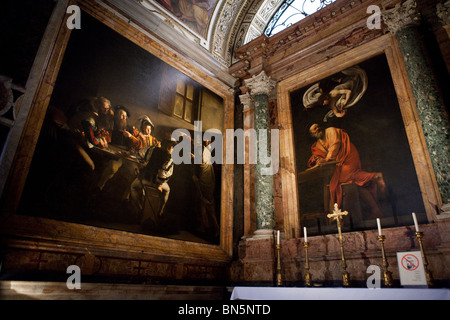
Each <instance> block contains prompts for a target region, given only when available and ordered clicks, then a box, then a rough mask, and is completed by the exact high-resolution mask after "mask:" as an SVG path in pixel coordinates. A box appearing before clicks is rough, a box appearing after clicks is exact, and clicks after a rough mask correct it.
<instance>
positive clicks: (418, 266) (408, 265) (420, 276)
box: [397, 251, 427, 286]
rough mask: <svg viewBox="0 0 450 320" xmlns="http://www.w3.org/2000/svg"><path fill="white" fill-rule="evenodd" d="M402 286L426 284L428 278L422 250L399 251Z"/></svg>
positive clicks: (398, 259)
mask: <svg viewBox="0 0 450 320" xmlns="http://www.w3.org/2000/svg"><path fill="white" fill-rule="evenodd" d="M397 262H398V269H399V275H400V284H401V285H402V286H426V285H427V279H426V276H425V268H424V265H423V261H422V254H421V252H420V251H408V252H397Z"/></svg>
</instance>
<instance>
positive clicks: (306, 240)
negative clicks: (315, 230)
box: [303, 227, 308, 242]
mask: <svg viewBox="0 0 450 320" xmlns="http://www.w3.org/2000/svg"><path fill="white" fill-rule="evenodd" d="M303 236H304V237H305V242H308V233H307V232H306V227H303Z"/></svg>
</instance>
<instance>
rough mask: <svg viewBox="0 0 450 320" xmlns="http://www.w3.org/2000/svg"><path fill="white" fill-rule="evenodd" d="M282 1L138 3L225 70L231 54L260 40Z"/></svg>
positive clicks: (160, 0) (147, 0) (157, 0)
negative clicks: (208, 55) (223, 66)
mask: <svg viewBox="0 0 450 320" xmlns="http://www.w3.org/2000/svg"><path fill="white" fill-rule="evenodd" d="M284 1H285V0H197V1H195V0H194V1H186V0H141V1H140V3H141V5H142V6H144V7H146V8H147V9H149V11H151V12H152V13H153V14H155V15H157V16H158V17H159V18H160V19H161V20H162V21H165V22H166V23H168V24H170V25H171V26H172V27H173V28H174V29H175V30H177V31H178V32H180V33H181V34H182V35H183V36H184V37H186V38H188V39H190V40H191V41H193V42H195V43H197V44H199V45H200V46H201V47H203V48H205V49H206V50H208V51H209V52H210V53H211V54H212V55H213V57H214V58H215V59H217V61H219V62H220V63H222V64H223V65H226V66H229V65H231V64H232V63H233V62H234V57H233V51H234V49H236V48H238V47H240V46H241V45H243V44H244V43H246V42H249V41H250V40H252V39H254V38H256V37H258V36H260V35H261V34H262V33H263V31H264V29H265V27H266V25H267V24H268V22H269V20H270V19H271V17H272V16H273V14H274V13H275V12H276V10H277V9H278V8H279V7H280V6H281V4H282V3H283V2H284Z"/></svg>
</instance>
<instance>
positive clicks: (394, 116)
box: [291, 56, 425, 234]
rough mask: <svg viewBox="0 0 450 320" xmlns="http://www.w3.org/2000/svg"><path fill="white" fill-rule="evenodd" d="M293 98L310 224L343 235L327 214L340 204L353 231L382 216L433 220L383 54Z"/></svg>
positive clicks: (388, 220) (302, 195)
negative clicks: (422, 194) (427, 216)
mask: <svg viewBox="0 0 450 320" xmlns="http://www.w3.org/2000/svg"><path fill="white" fill-rule="evenodd" d="M369 79H370V81H369ZM291 101H292V102H293V108H292V113H293V123H294V137H295V138H294V139H295V144H296V155H297V168H298V172H299V175H298V177H299V178H298V181H299V199H300V217H301V219H302V223H303V225H306V226H308V227H310V228H311V230H314V231H312V232H315V233H317V234H321V233H328V232H335V230H334V229H333V228H332V226H330V225H329V224H328V223H327V221H326V219H325V218H324V217H326V213H330V212H331V211H332V209H333V206H334V204H335V203H337V204H338V206H339V208H343V209H344V210H347V211H348V212H349V216H348V217H346V220H347V221H346V226H345V228H346V230H362V229H367V228H373V227H374V224H375V221H376V218H381V219H384V221H383V222H384V224H385V225H391V226H395V225H402V224H405V223H408V221H406V220H405V219H407V217H408V215H410V214H411V212H413V211H417V212H421V213H422V215H421V216H422V218H425V214H424V208H423V204H422V203H421V201H420V190H419V186H418V182H417V177H416V175H415V170H414V165H413V162H412V157H411V154H410V150H409V145H408V142H407V139H406V134H405V131H404V126H403V123H402V117H401V114H400V111H399V106H398V102H397V98H396V94H395V90H394V88H393V85H392V80H391V79H390V75H389V68H388V66H387V63H386V60H385V58H384V57H383V56H379V57H376V58H373V59H372V60H369V61H366V62H364V63H361V64H360V65H355V66H352V67H350V68H346V69H344V70H342V71H341V72H338V73H336V74H333V75H331V76H329V77H326V78H324V79H322V80H320V81H317V82H315V83H313V84H310V85H309V86H307V87H305V88H302V89H299V90H297V91H295V92H293V93H292V94H291ZM299 106H300V107H299ZM305 129H306V130H305ZM405 200H406V203H405V202H404V201H405ZM400 202H403V203H400ZM404 218H405V219H404Z"/></svg>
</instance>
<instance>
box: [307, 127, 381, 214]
mask: <svg viewBox="0 0 450 320" xmlns="http://www.w3.org/2000/svg"><path fill="white" fill-rule="evenodd" d="M309 132H310V134H311V136H312V137H314V138H316V139H317V141H316V142H315V143H314V144H313V145H312V146H311V152H312V156H311V158H310V159H309V160H308V166H309V167H314V166H316V165H319V164H321V163H324V162H328V161H338V163H337V164H336V169H335V171H334V174H333V176H332V177H331V180H330V196H331V200H332V201H333V203H337V204H338V206H339V207H340V206H341V204H342V187H341V184H342V183H355V184H357V185H358V186H361V187H364V189H365V190H364V189H362V192H361V193H360V194H361V195H362V197H363V198H364V199H365V200H366V201H367V202H368V204H369V205H370V207H371V208H372V217H382V216H383V214H382V212H381V211H380V209H379V208H378V205H377V203H376V199H377V189H378V187H379V188H380V191H381V192H384V189H385V187H386V185H385V182H384V179H383V174H382V173H381V172H365V171H363V170H361V161H360V159H359V153H358V150H357V149H356V147H355V146H354V145H353V144H352V143H351V142H350V138H349V136H348V134H347V133H346V132H345V131H344V130H342V129H338V128H334V127H330V128H327V129H325V130H324V129H322V128H321V127H320V126H319V125H318V124H317V123H315V124H313V125H312V126H311V127H310V128H309ZM367 191H368V192H367Z"/></svg>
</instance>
